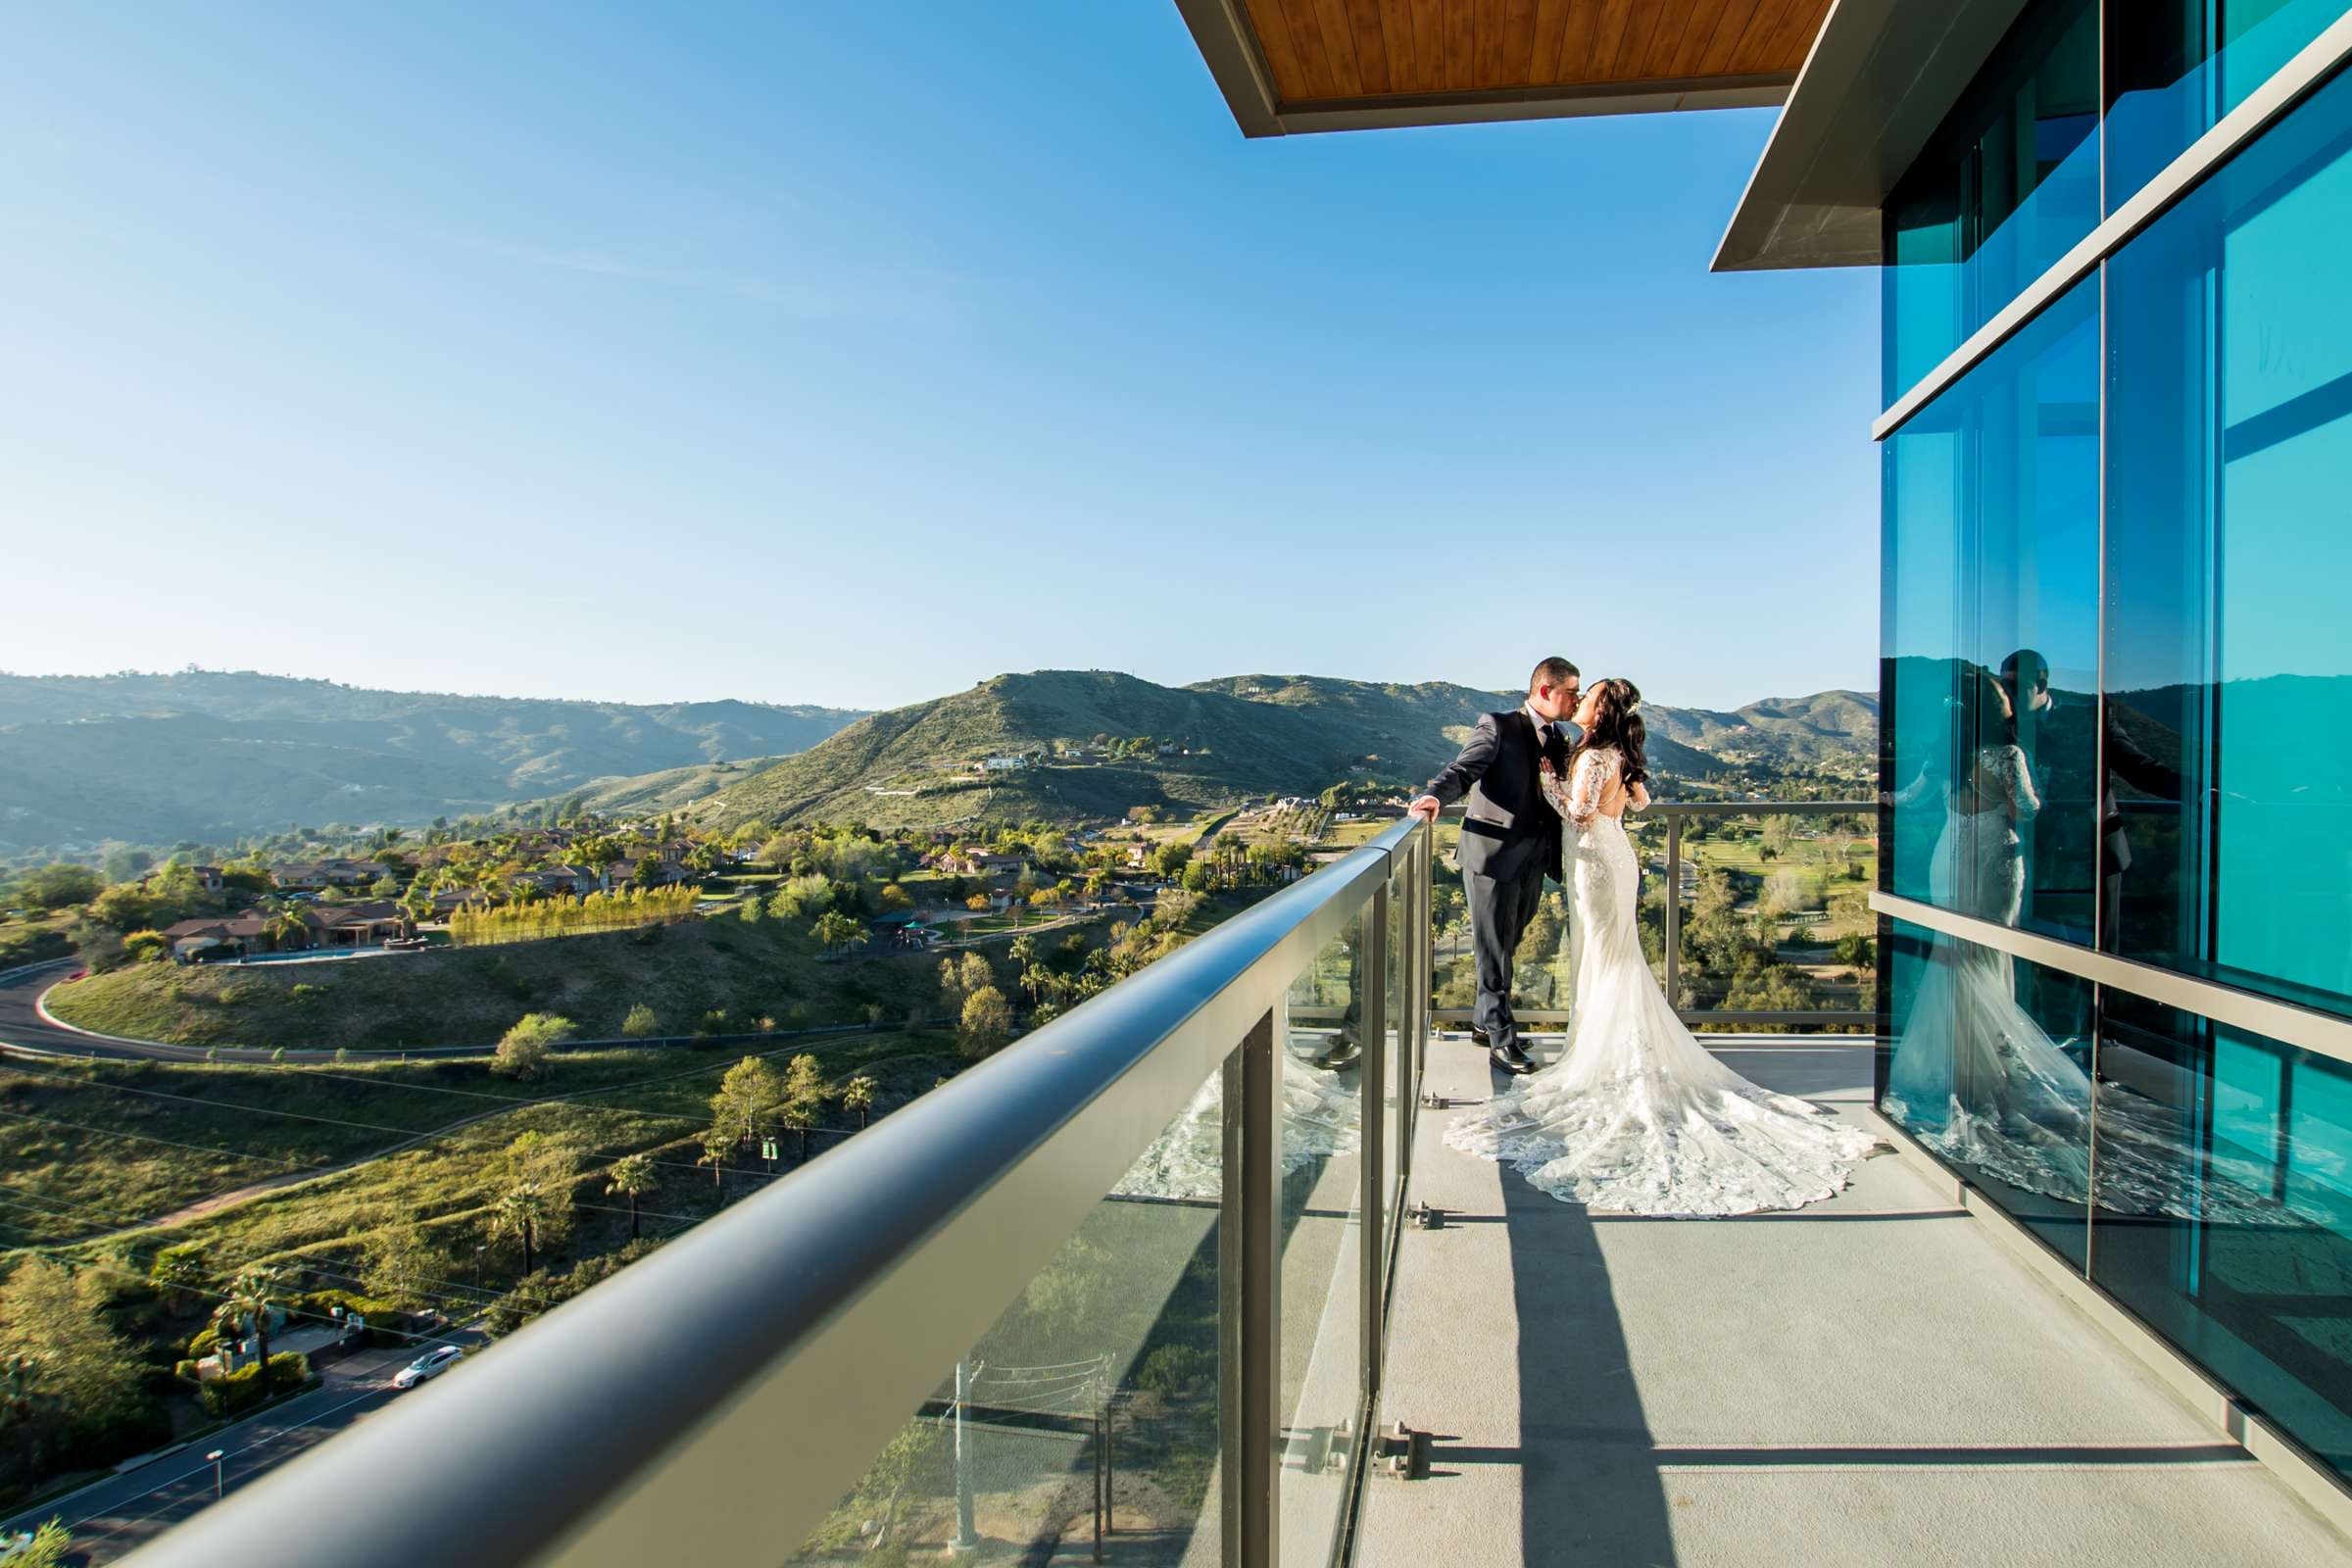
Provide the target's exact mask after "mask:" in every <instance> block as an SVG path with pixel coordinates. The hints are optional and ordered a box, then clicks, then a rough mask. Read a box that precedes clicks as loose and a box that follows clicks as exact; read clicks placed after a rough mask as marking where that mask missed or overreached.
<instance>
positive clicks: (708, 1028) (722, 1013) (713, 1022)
mask: <svg viewBox="0 0 2352 1568" xmlns="http://www.w3.org/2000/svg"><path fill="white" fill-rule="evenodd" d="M694 1032H695V1033H696V1034H698V1035H723V1034H725V1033H726V1032H727V1009H726V1008H724V1007H712V1008H711V1010H710V1011H709V1012H706V1013H704V1014H703V1015H702V1016H701V1017H700V1018H697V1019H695V1020H694Z"/></svg>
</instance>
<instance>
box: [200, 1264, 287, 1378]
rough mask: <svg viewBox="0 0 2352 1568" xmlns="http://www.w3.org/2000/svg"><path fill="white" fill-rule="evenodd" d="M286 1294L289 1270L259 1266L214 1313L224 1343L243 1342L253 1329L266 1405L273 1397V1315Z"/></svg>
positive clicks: (231, 1287)
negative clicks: (248, 1332) (271, 1327)
mask: <svg viewBox="0 0 2352 1568" xmlns="http://www.w3.org/2000/svg"><path fill="white" fill-rule="evenodd" d="M285 1290H286V1274H285V1270H283V1269H280V1268H275V1267H272V1266H270V1265H269V1264H261V1263H257V1264H255V1265H254V1266H252V1267H251V1268H248V1269H245V1270H243V1271H242V1272H241V1273H239V1274H238V1275H237V1277H236V1278H235V1279H232V1280H230V1281H229V1282H228V1291H227V1294H226V1295H224V1296H223V1297H222V1298H221V1304H220V1305H219V1306H218V1307H216V1308H214V1310H213V1327H214V1328H215V1329H217V1330H219V1331H220V1334H221V1339H223V1340H229V1339H236V1338H241V1337H242V1335H243V1333H244V1328H245V1326H246V1325H251V1327H252V1329H253V1341H254V1350H255V1352H256V1353H255V1355H254V1365H256V1366H258V1367H260V1368H261V1369H262V1376H261V1379H260V1388H261V1391H262V1398H263V1401H264V1402H265V1403H266V1402H268V1400H269V1398H270V1312H271V1311H272V1310H274V1309H275V1307H276V1306H277V1299H278V1298H279V1297H280V1296H282V1295H284V1294H285Z"/></svg>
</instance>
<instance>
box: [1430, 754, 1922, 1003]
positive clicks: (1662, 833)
mask: <svg viewBox="0 0 2352 1568" xmlns="http://www.w3.org/2000/svg"><path fill="white" fill-rule="evenodd" d="M1448 827H1449V825H1448ZM1626 827H1627V831H1628V832H1629V833H1631V834H1632V835H1633V839H1634V846H1635V852H1636V855H1637V856H1638V858H1640V860H1641V863H1642V895H1641V907H1640V911H1639V917H1640V920H1641V923H1642V949H1643V951H1644V952H1645V953H1646V954H1647V955H1648V956H1649V960H1650V969H1651V972H1652V973H1654V974H1655V975H1656V976H1657V977H1658V983H1659V985H1661V986H1662V987H1664V988H1665V991H1666V994H1667V996H1668V997H1670V998H1672V999H1673V1001H1674V1004H1675V1007H1676V1009H1677V1010H1678V1011H1679V1012H1680V1013H1681V1014H1682V1016H1683V1019H1684V1021H1685V1022H1686V1023H1689V1024H1691V1025H1692V1026H1694V1027H1715V1028H1740V1029H1763V1030H1774V1031H1778V1030H1789V1029H1797V1028H1808V1029H1851V1030H1859V1031H1864V1032H1867V1031H1868V1030H1870V1029H1871V1028H1872V1027H1873V1022H1874V1019H1875V1016H1876V1008H1877V1005H1878V995H1877V982H1876V974H1877V969H1876V932H1877V917H1876V916H1875V915H1873V914H1872V913H1871V911H1870V907H1869V899H1870V889H1871V888H1872V887H1874V886H1876V869H1877V862H1878V807H1877V805H1876V804H1875V803H1873V802H1870V801H1739V802H1731V801H1724V802H1713V801H1692V802H1659V803H1657V804H1655V805H1653V806H1652V807H1650V809H1648V810H1647V811H1644V812H1641V813H1639V814H1638V815H1632V816H1628V817H1627V819H1626ZM1441 831H1442V832H1443V831H1446V829H1442V830H1441ZM1438 879H1439V880H1438V886H1437V889H1436V895H1435V903H1436V908H1437V929H1436V931H1435V934H1434V941H1435V956H1436V962H1435V964H1434V968H1435V972H1436V989H1435V991H1434V993H1433V995H1432V997H1431V1002H1432V1005H1433V1006H1434V1008H1435V1009H1436V1010H1435V1013H1434V1017H1435V1018H1436V1020H1437V1021H1438V1022H1440V1023H1446V1024H1454V1025H1466V1024H1468V1023H1469V1021H1470V1007H1471V1003H1472V1001H1473V999H1474V995H1475V989H1476V988H1475V980H1474V975H1473V963H1472V959H1471V956H1470V928H1469V921H1468V918H1467V915H1466V912H1465V911H1464V909H1463V907H1462V905H1461V900H1460V880H1459V878H1458V876H1456V875H1455V874H1454V873H1453V872H1452V871H1451V870H1450V869H1449V868H1448V867H1446V865H1444V864H1443V863H1441V864H1440V866H1439V869H1438ZM1670 889H1671V890H1673V892H1672V895H1671V896H1670V895H1669V890H1670ZM1575 967H1576V953H1575V941H1574V933H1573V930H1572V928H1571V924H1570V921H1569V919H1568V916H1567V895H1566V890H1565V889H1562V888H1558V887H1553V886H1547V887H1546V889H1545V892H1544V901H1543V903H1542V905H1541V906H1540V907H1538V909H1537V913H1536V918H1535V920H1534V921H1533V922H1532V923H1531V924H1530V926H1529V928H1528V933H1527V936H1526V938H1525V939H1524V940H1523V941H1522V942H1521V943H1520V946H1519V953H1518V957H1517V962H1516V964H1515V965H1514V968H1513V975H1512V979H1513V982H1514V984H1513V990H1512V997H1511V1001H1512V1009H1513V1011H1514V1012H1515V1013H1516V1014H1517V1016H1518V1017H1519V1019H1520V1021H1521V1022H1523V1023H1532V1024H1534V1025H1536V1026H1538V1027H1539V1028H1542V1027H1544V1026H1547V1025H1557V1024H1561V1023H1565V1022H1566V1021H1567V1019H1568V1016H1569V999H1570V998H1571V997H1572V996H1573V995H1574V991H1575V979H1576V976H1575Z"/></svg>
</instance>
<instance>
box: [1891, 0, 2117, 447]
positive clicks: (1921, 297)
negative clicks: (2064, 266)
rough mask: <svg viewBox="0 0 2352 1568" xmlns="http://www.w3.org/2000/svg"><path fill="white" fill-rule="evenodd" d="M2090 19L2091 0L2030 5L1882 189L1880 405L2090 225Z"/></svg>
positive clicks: (2093, 161) (2094, 113)
mask: <svg viewBox="0 0 2352 1568" xmlns="http://www.w3.org/2000/svg"><path fill="white" fill-rule="evenodd" d="M2098 23H2099V19H2098V11H2097V7H2096V6H2095V5H2094V4H2092V0H2060V3H2056V4H2044V5H2035V6H2030V7H2028V8H2027V10H2026V14H2025V15H2024V16H2023V17H2022V18H2020V19H2019V21H2018V23H2017V25H2015V26H2014V27H2012V28H2011V29H2010V31H2009V34H2008V35H2007V36H2006V37H2005V38H2003V39H2002V41H2001V44H2000V46H1999V48H1998V49H1996V50H1995V51H1994V53H1993V55H1992V57H1991V59H1990V60H1989V61H1987V62H1986V64H1985V69H1984V70H1983V71H1982V72H1980V73H1978V75H1977V78H1976V80H1975V81H1973V82H1972V83H1970V85H1969V88H1968V91H1967V92H1966V93H1965V94H1963V95H1962V97H1961V99H1960V102H1959V103H1958V104H1957V105H1956V106H1955V107H1954V108H1953V110H1952V112H1951V113H1950V115H1948V116H1946V117H1945V119H1944V122H1943V123H1942V125H1941V126H1940V127H1939V128H1938V129H1937V131H1936V135H1935V136H1934V138H1933V139H1931V140H1930V142H1929V143H1928V146H1927V148H1926V149H1925V150H1924V151H1923V152H1922V153H1921V154H1920V155H1919V157H1918V159H1917V160H1915V161H1914V162H1913V164H1912V166H1911V169H1910V171H1909V172H1907V173H1905V174H1904V176H1903V177H1902V179H1901V180H1900V181H1898V182H1897V183H1896V185H1895V187H1894V190H1893V192H1892V193H1891V194H1890V195H1889V196H1888V197H1887V208H1886V225H1885V227H1886V249H1885V259H1886V262H1887V266H1886V269H1885V270H1884V271H1883V272H1882V273H1881V274H1880V284H1881V288H1882V291H1883V296H1884V298H1883V304H1884V317H1883V325H1882V328H1881V339H1880V341H1881V353H1882V356H1883V360H1884V379H1885V386H1884V393H1885V400H1886V401H1887V402H1888V403H1891V402H1893V401H1894V400H1895V399H1896V398H1897V397H1899V396H1900V395H1901V394H1902V393H1903V392H1904V391H1905V390H1906V389H1908V388H1909V387H1910V386H1911V385H1912V384H1913V383H1915V382H1917V381H1918V380H1919V379H1920V377H1922V376H1924V375H1926V374H1927V373H1928V371H1930V370H1932V369H1934V368H1936V365H1937V364H1939V363H1940V362H1941V361H1942V360H1943V358H1944V356H1945V355H1947V354H1949V353H1950V352H1951V351H1952V350H1953V349H1955V348H1957V347H1958V346H1959V345H1960V343H1961V342H1962V341H1963V340H1964V339H1965V338H1966V337H1967V336H1968V335H1969V333H1971V332H1973V331H1975V330H1976V329H1977V328H1978V327H1980V326H1982V325H1984V324H1985V322H1986V321H1988V320H1990V319H1992V318H1993V316H1994V315H1996V314H1997V313H1998V312H1999V311H2000V309H2001V308H2002V307H2003V306H2005V305H2007V304H2008V303H2009V302H2010V301H2011V300H2013V299H2015V298H2016V297H2017V296H2018V294H2019V293H2021V292H2022V291H2023V290H2024V289H2025V287H2026V285H2027V284H2028V283H2031V282H2032V281H2033V280H2034V278H2036V277H2039V276H2040V275H2041V274H2042V273H2043V272H2044V271H2046V270H2048V269H2049V267H2050V265H2051V264H2052V263H2054V262H2056V261H2057V260H2058V259H2059V258H2060V257H2062V256H2064V255H2065V254H2066V253H2067V251H2068V250H2070V249H2071V248H2073V246H2074V245H2075V244H2076V243H2077V242H2078V241H2080V240H2081V239H2082V236H2083V235H2085V234H2087V233H2089V232H2090V230H2091V227H2092V225H2093V224H2094V223H2096V222H2097V221H2098V209H2099V167H2098V160H2099V114H2098V109H2099V25H2098Z"/></svg>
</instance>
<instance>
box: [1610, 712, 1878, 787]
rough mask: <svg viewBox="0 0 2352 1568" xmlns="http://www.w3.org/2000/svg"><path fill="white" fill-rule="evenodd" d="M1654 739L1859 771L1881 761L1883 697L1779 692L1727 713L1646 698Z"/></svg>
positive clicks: (1754, 762)
mask: <svg viewBox="0 0 2352 1568" xmlns="http://www.w3.org/2000/svg"><path fill="white" fill-rule="evenodd" d="M1642 717H1643V718H1644V719H1646V720H1647V721H1648V723H1649V734H1650V739H1651V741H1652V742H1653V744H1654V743H1655V742H1657V741H1660V740H1671V741H1674V742H1677V743H1679V744H1680V745H1682V746H1685V747H1688V748H1691V750H1694V751H1700V752H1704V753H1706V754H1707V755H1708V756H1710V757H1713V758H1716V759H1718V760H1721V761H1723V762H1725V763H1730V764H1734V765H1738V766H1748V767H1762V768H1766V769H1771V770H1778V771H1786V772H1804V771H1820V772H1828V773H1835V774H1838V775H1839V776H1844V775H1846V774H1849V773H1850V774H1852V776H1855V777H1860V776H1862V775H1863V774H1865V773H1867V772H1868V771H1869V769H1870V768H1871V767H1873V766H1875V765H1876V764H1875V759H1876V757H1877V754H1878V744H1879V700H1878V698H1877V697H1876V696H1875V695H1873V694H1871V693H1868V692H1851V691H1828V692H1816V693H1814V694H1813V695H1812V696H1810V697H1773V698H1767V699H1765V700H1764V701H1763V702H1760V703H1750V704H1748V705H1747V706H1746V707H1745V708H1742V709H1740V710H1738V711H1734V712H1729V713H1722V712H1715V711H1710V710H1708V709H1704V708H1660V707H1656V706H1654V705H1650V704H1644V705H1643V706H1642Z"/></svg>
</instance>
